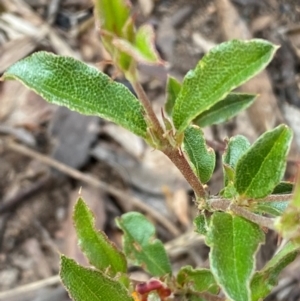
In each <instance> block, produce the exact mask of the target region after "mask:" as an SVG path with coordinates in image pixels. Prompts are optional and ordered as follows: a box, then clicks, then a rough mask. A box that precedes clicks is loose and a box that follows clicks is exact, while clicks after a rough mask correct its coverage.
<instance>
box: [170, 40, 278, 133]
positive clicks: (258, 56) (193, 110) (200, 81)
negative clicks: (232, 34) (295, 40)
mask: <svg viewBox="0 0 300 301" xmlns="http://www.w3.org/2000/svg"><path fill="white" fill-rule="evenodd" d="M276 49H277V47H276V46H274V45H272V44H271V43H269V42H267V41H264V40H259V39H256V40H251V41H238V40H232V41H228V42H225V43H222V44H220V45H218V46H216V47H215V48H213V49H212V50H211V51H210V52H209V53H207V54H206V55H205V56H204V57H203V59H202V60H201V61H200V62H199V63H198V65H197V67H196V69H194V70H191V71H189V72H188V73H187V75H186V76H185V78H184V81H183V84H182V89H181V91H180V93H179V95H178V98H177V99H176V103H175V106H174V110H173V121H174V125H175V127H176V129H178V131H179V132H183V131H184V129H185V128H186V127H187V126H188V124H189V123H190V122H191V121H192V120H193V119H195V118H196V117H197V116H198V115H199V114H201V113H202V112H204V111H206V110H208V109H209V108H211V107H212V106H213V105H214V104H216V103H217V102H219V101H220V100H222V99H224V98H225V97H226V95H227V94H228V93H229V92H230V91H231V90H232V89H234V88H236V87H238V86H239V85H241V84H242V83H244V82H245V81H247V80H248V79H250V78H251V77H253V76H254V75H255V74H257V73H258V72H260V71H261V70H263V69H264V68H265V67H266V65H267V64H268V63H269V62H270V60H271V59H272V57H273V55H274V53H275V51H276Z"/></svg>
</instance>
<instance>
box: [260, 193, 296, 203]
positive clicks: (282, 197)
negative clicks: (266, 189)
mask: <svg viewBox="0 0 300 301" xmlns="http://www.w3.org/2000/svg"><path fill="white" fill-rule="evenodd" d="M292 197H293V194H273V195H272V194H271V195H269V196H267V197H265V198H263V199H259V200H257V202H288V201H290V200H291V199H292Z"/></svg>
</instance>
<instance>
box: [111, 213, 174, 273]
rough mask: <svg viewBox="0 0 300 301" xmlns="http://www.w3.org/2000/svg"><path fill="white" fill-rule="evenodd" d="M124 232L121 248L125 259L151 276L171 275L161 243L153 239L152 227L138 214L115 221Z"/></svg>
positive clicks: (131, 214)
mask: <svg viewBox="0 0 300 301" xmlns="http://www.w3.org/2000/svg"><path fill="white" fill-rule="evenodd" d="M116 222H117V225H118V227H119V228H120V229H121V230H122V231H123V232H124V235H123V248H124V253H125V254H126V257H127V259H130V260H131V261H132V262H133V264H136V265H139V266H142V267H143V268H145V270H147V271H148V272H149V273H150V274H151V275H153V276H164V275H166V274H171V271H172V269H171V265H170V261H169V258H168V256H167V253H166V251H165V248H164V245H163V243H162V242H161V241H160V240H158V239H156V238H154V235H155V228H154V226H153V225H152V224H151V223H150V222H149V221H148V220H147V219H146V218H145V216H143V215H142V214H141V213H138V212H129V213H126V214H123V215H122V216H121V217H120V218H117V219H116Z"/></svg>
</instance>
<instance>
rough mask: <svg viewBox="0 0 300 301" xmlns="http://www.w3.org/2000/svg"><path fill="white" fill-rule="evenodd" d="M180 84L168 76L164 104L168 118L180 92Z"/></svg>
mask: <svg viewBox="0 0 300 301" xmlns="http://www.w3.org/2000/svg"><path fill="white" fill-rule="evenodd" d="M180 89H181V83H180V82H179V81H178V80H177V79H176V78H174V77H172V76H168V81H167V91H166V94H167V101H166V104H165V110H166V112H167V114H168V115H169V116H171V115H172V111H173V107H174V104H175V100H176V98H177V96H178V94H179V92H180Z"/></svg>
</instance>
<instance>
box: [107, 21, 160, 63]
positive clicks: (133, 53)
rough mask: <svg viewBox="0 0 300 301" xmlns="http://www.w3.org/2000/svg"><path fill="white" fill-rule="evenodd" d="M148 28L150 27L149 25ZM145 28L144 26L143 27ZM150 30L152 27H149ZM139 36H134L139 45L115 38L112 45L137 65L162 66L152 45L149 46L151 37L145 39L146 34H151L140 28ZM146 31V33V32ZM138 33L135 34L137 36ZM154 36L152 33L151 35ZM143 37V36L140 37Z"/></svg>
mask: <svg viewBox="0 0 300 301" xmlns="http://www.w3.org/2000/svg"><path fill="white" fill-rule="evenodd" d="M149 26H150V25H149ZM145 27H146V25H145ZM150 28H151V29H152V27H151V26H150ZM142 30H143V31H142V32H141V33H140V36H136V38H137V42H139V45H135V44H132V43H130V42H129V41H126V40H125V39H121V38H115V39H113V41H112V43H113V45H114V46H115V47H116V48H117V49H118V50H120V51H121V52H122V53H124V54H126V55H129V56H130V57H132V58H133V59H134V60H135V61H136V62H138V63H145V64H152V65H153V64H162V60H161V59H160V58H159V56H158V53H157V52H156V50H155V47H154V45H152V44H151V41H152V37H151V36H149V37H146V35H147V34H149V35H150V34H151V32H150V30H149V29H147V30H146V28H144V27H142ZM147 31H148V32H147ZM138 33H139V32H137V34H138ZM153 34H154V33H153ZM141 35H144V36H141ZM142 38H143V39H144V41H143V40H142Z"/></svg>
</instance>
